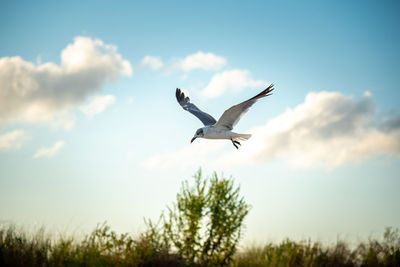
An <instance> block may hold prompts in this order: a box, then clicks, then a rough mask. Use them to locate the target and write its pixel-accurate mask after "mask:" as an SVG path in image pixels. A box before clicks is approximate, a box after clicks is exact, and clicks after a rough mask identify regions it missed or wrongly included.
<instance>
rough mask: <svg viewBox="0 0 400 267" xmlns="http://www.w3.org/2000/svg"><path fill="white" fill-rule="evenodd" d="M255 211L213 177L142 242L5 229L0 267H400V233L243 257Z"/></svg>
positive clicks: (280, 247)
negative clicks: (246, 225)
mask: <svg viewBox="0 0 400 267" xmlns="http://www.w3.org/2000/svg"><path fill="white" fill-rule="evenodd" d="M248 212H249V205H248V204H246V203H245V201H244V200H243V198H241V197H240V196H239V188H235V187H234V184H233V181H232V179H226V178H219V177H218V176H217V175H216V174H215V173H214V175H213V176H212V177H211V178H210V179H203V178H202V175H201V171H199V172H198V173H196V174H195V176H194V185H192V186H191V185H190V184H189V183H188V182H187V181H185V182H184V183H183V184H182V188H181V191H180V192H179V193H178V194H177V198H176V202H175V203H173V205H172V206H171V207H169V208H168V209H167V212H165V213H163V214H162V215H161V217H160V220H159V221H158V222H157V223H153V222H152V221H150V220H147V221H146V223H147V230H146V231H145V232H143V233H142V234H140V235H139V236H136V237H134V236H132V235H130V234H117V233H115V232H114V231H112V230H111V229H110V227H109V226H108V225H107V224H105V223H104V224H102V225H98V226H97V227H96V229H95V230H94V231H93V232H92V233H90V234H89V235H86V236H84V237H83V238H82V239H79V240H77V239H76V238H72V237H62V238H54V237H53V236H51V235H48V234H46V233H45V231H44V229H40V230H38V231H36V232H35V233H34V234H28V233H27V232H26V231H22V230H18V229H17V228H16V227H15V226H12V225H11V226H10V225H8V226H7V225H3V226H0V266H249V267H250V266H400V232H399V230H398V229H393V228H387V229H386V231H385V233H384V236H383V239H381V240H376V239H371V240H369V241H368V242H361V243H360V244H358V245H357V246H355V247H352V248H351V247H350V246H349V245H347V244H346V243H345V242H337V243H336V244H335V245H331V246H324V245H322V244H320V243H317V242H315V243H313V242H311V241H308V242H294V241H291V240H288V239H287V240H284V241H283V242H281V243H280V244H274V243H269V244H267V245H265V246H263V247H261V246H258V247H250V248H245V249H240V250H237V244H238V242H239V240H240V238H241V235H242V226H243V220H244V218H245V217H246V215H247V213H248Z"/></svg>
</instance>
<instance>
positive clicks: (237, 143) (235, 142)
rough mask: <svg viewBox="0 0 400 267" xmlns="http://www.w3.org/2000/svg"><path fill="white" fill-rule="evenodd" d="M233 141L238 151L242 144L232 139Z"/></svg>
mask: <svg viewBox="0 0 400 267" xmlns="http://www.w3.org/2000/svg"><path fill="white" fill-rule="evenodd" d="M231 141H232V144H233V146H234V147H236V149H239V147H238V146H237V145H239V146H241V144H240V143H239V142H238V141H234V140H233V139H231Z"/></svg>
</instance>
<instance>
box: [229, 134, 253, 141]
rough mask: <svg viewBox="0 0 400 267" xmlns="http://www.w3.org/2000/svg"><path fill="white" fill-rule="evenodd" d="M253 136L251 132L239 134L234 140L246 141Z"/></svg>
mask: <svg viewBox="0 0 400 267" xmlns="http://www.w3.org/2000/svg"><path fill="white" fill-rule="evenodd" d="M250 137H251V134H237V135H236V136H235V137H234V138H233V140H235V141H246V140H249V138H250Z"/></svg>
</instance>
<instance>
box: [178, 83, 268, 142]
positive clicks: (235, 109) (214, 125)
mask: <svg viewBox="0 0 400 267" xmlns="http://www.w3.org/2000/svg"><path fill="white" fill-rule="evenodd" d="M273 90H274V85H273V84H271V85H270V86H268V87H267V88H266V89H264V90H263V91H262V92H261V93H259V94H258V95H256V96H254V97H252V98H250V99H248V100H246V101H243V102H242V103H240V104H237V105H234V106H232V107H230V108H228V109H227V110H225V112H224V113H223V114H222V116H221V117H220V118H219V120H218V121H217V120H215V119H214V118H213V116H211V115H210V114H208V113H206V112H203V111H201V110H200V109H199V108H198V107H197V106H196V105H195V104H193V103H191V102H190V98H189V97H187V96H185V94H184V93H183V92H182V91H181V89H179V88H176V99H177V100H178V103H179V105H181V107H182V108H183V109H184V110H187V111H189V112H190V113H192V114H193V115H195V116H196V117H197V118H198V119H199V120H201V122H202V123H203V124H204V127H202V128H199V129H197V131H196V133H195V134H194V136H193V138H192V140H191V141H190V143H193V141H194V140H195V139H196V138H206V139H229V140H231V141H232V144H233V146H234V147H236V149H239V147H238V145H241V144H240V142H239V141H244V140H248V139H249V138H250V137H251V134H238V133H235V132H232V130H233V127H234V126H235V125H236V124H237V123H238V122H239V120H240V119H241V118H242V117H243V116H244V114H246V112H247V111H249V109H250V107H251V106H252V105H253V104H254V103H255V102H257V100H258V99H260V98H263V97H266V96H269V95H271V94H272V93H271V92H272V91H273Z"/></svg>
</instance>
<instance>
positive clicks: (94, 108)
mask: <svg viewBox="0 0 400 267" xmlns="http://www.w3.org/2000/svg"><path fill="white" fill-rule="evenodd" d="M114 102H115V97H114V96H113V95H99V96H95V97H93V98H92V99H91V100H90V102H89V103H88V104H86V105H84V106H82V107H81V108H80V109H81V111H82V112H83V113H84V114H86V115H88V116H93V115H96V114H98V113H101V112H102V111H104V110H105V109H106V108H107V107H108V106H109V105H111V104H113V103H114Z"/></svg>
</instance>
